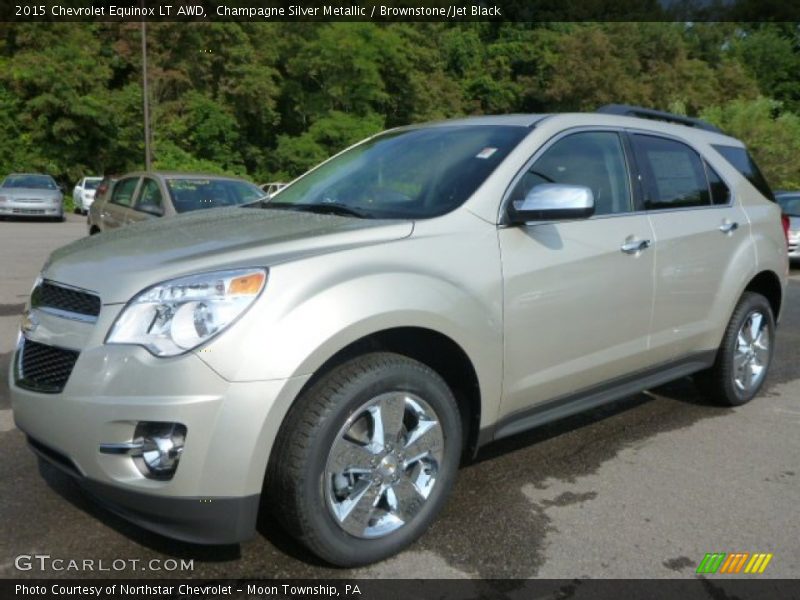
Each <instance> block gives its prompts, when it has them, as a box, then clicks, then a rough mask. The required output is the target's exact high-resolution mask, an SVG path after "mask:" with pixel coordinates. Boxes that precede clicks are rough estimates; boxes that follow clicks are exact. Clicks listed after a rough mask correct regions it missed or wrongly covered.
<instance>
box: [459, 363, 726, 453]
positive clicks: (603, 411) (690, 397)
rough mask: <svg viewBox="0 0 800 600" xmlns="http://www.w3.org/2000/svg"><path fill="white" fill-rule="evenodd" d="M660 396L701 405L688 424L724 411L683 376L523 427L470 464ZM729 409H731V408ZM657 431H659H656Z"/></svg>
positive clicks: (531, 443) (580, 426)
mask: <svg viewBox="0 0 800 600" xmlns="http://www.w3.org/2000/svg"><path fill="white" fill-rule="evenodd" d="M658 398H663V399H667V400H674V401H676V402H681V403H684V404H690V405H692V406H696V407H698V409H700V410H699V412H697V413H695V412H694V411H692V416H691V417H690V416H689V415H688V414H687V415H686V416H687V417H688V420H687V421H686V422H685V423H683V424H684V425H686V426H688V425H691V424H692V423H694V421H695V420H699V419H701V418H705V417H711V416H719V415H722V414H724V413H725V411H726V409H725V408H724V407H719V406H716V405H713V404H711V403H710V402H709V401H708V400H706V399H705V398H704V397H703V396H702V395H701V394H700V393H699V392H698V391H697V389H696V388H695V386H694V383H693V381H692V380H691V378H690V377H683V378H682V379H678V380H675V381H671V382H669V383H667V384H664V385H661V386H659V387H656V388H653V389H652V390H648V391H645V392H641V393H639V394H635V395H633V396H628V397H626V398H622V399H620V400H616V401H614V402H610V403H608V404H605V405H603V406H599V407H597V408H595V409H592V410H588V411H585V412H582V413H579V414H576V415H573V416H570V417H565V418H563V419H559V420H557V421H554V422H552V423H548V424H546V425H541V426H539V427H535V428H533V429H531V430H529V431H524V432H522V433H518V434H516V435H513V436H510V437H508V438H504V439H501V440H498V441H496V442H492V443H490V444H489V445H487V446H486V447H485V448H483V449H481V450H480V452H479V454H478V456H477V457H476V458H475V460H473V461H471V463H470V464H474V463H480V462H484V461H486V460H491V459H493V458H496V457H498V456H502V455H504V454H508V453H510V452H514V451H515V450H519V449H521V448H524V447H527V446H533V445H536V444H539V443H541V442H545V441H547V440H550V439H552V438H556V437H559V436H561V435H564V434H567V433H569V432H573V431H577V430H580V429H583V428H585V427H589V426H591V425H594V424H596V423H600V422H602V421H605V420H606V419H610V418H612V417H615V416H617V415H621V414H623V413H626V412H628V411H632V410H634V409H636V408H637V407H640V406H644V405H646V404H649V403H650V402H653V401H655V400H656V399H658ZM728 410H729V409H728ZM653 433H656V432H653Z"/></svg>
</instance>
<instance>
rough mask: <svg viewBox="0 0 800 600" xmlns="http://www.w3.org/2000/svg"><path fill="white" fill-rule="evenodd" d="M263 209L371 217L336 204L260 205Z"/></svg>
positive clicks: (365, 213)
mask: <svg viewBox="0 0 800 600" xmlns="http://www.w3.org/2000/svg"><path fill="white" fill-rule="evenodd" d="M262 206H263V207H264V208H274V209H277V210H297V211H303V212H311V213H317V214H321V215H340V216H345V217H356V218H358V219H371V218H373V217H372V215H371V214H370V213H368V212H366V211H363V210H359V209H357V208H353V207H352V206H347V205H346V204H339V203H338V202H324V203H316V202H266V203H262Z"/></svg>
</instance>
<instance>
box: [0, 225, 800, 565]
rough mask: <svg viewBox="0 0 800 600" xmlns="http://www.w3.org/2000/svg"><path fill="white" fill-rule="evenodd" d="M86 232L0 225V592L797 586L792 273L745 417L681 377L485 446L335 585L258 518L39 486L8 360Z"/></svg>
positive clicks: (61, 485) (797, 313) (46, 480)
mask: <svg viewBox="0 0 800 600" xmlns="http://www.w3.org/2000/svg"><path fill="white" fill-rule="evenodd" d="M85 233H86V227H85V218H84V217H78V216H75V215H70V216H69V217H68V220H67V222H66V223H38V222H22V221H0V256H1V257H2V268H0V514H2V516H3V518H2V519H0V577H41V576H76V577H85V576H87V575H88V574H87V573H80V572H56V571H45V572H40V571H38V570H32V571H23V572H20V571H18V570H17V569H16V568H15V564H14V563H15V557H16V556H18V555H21V554H49V555H50V556H51V557H58V558H63V559H67V560H69V559H95V560H97V559H103V560H105V561H109V562H110V561H112V560H114V559H137V560H140V561H142V563H145V562H147V561H149V560H150V559H152V558H161V559H166V558H185V559H190V558H191V559H194V569H193V570H192V571H191V572H172V573H167V572H156V573H153V572H141V571H140V569H134V568H132V567H131V568H129V570H127V571H122V572H119V571H115V572H105V573H104V572H97V573H95V575H98V576H103V575H110V576H126V575H127V576H132V577H154V576H165V575H167V576H168V575H175V576H186V575H190V576H193V577H202V578H225V577H291V578H294V577H323V576H324V577H364V578H373V577H397V578H405V577H413V578H424V577H444V578H453V577H491V578H506V577H509V578H511V577H523V578H526V577H553V578H574V577H593V578H601V577H609V578H611V577H635V578H640V577H641V578H649V577H658V578H662V577H663V578H666V577H692V576H694V572H695V569H696V567H697V565H698V563H699V562H700V560H702V558H703V556H704V555H705V553H707V552H750V553H755V552H770V553H773V554H774V557H773V559H772V561H771V563H770V564H769V566H768V568H767V570H766V572H765V573H764V574H763V575H761V577H782V578H786V577H796V576H797V574H798V572H800V536H798V527H797V523H798V517H800V504H799V503H798V500H799V499H800V442H799V441H798V440H800V437H798V428H799V426H800V402H798V398H800V362H799V361H798V357H799V354H800V353H798V348H800V346H799V344H800V271H795V272H794V274H793V277H792V279H793V281H792V283H791V284H790V288H789V294H788V298H787V299H786V301H785V306H786V308H785V310H784V315H783V321H782V324H781V326H780V328H779V333H778V341H777V342H778V346H777V352H776V356H775V362H774V363H773V368H772V371H771V374H770V376H769V379H768V381H767V385H766V388H765V390H764V391H763V392H762V393H761V396H760V397H759V398H757V399H756V400H754V401H753V402H751V403H750V404H748V405H746V406H744V407H741V408H738V409H734V410H731V409H722V408H716V407H711V406H707V405H705V404H704V403H703V401H702V399H701V398H700V397H699V396H698V395H697V393H696V392H695V390H694V388H693V386H692V384H691V382H690V381H689V380H681V381H678V382H675V383H673V384H670V385H668V386H665V387H663V388H659V389H658V390H655V391H654V392H652V393H645V394H640V395H638V396H635V397H631V398H629V399H626V400H625V401H623V402H619V403H616V404H614V405H612V406H609V407H605V408H603V409H601V410H597V411H594V412H592V413H590V414H588V415H583V416H580V417H575V418H571V419H568V420H567V421H565V422H561V423H558V424H555V425H552V426H549V427H545V428H543V429H540V430H537V431H534V432H531V433H528V434H524V435H521V436H517V437H515V438H512V439H509V440H506V441H504V442H502V443H498V444H495V445H493V446H490V447H489V448H487V449H485V450H484V451H483V452H482V453H481V455H480V456H479V457H478V459H477V461H475V462H473V463H471V464H469V465H467V466H465V467H464V468H463V469H462V470H461V471H460V473H459V477H458V482H457V484H456V488H455V490H454V493H453V496H452V498H451V499H450V501H449V503H448V505H447V507H446V508H445V511H444V513H443V515H442V516H441V517H440V519H439V520H438V521H437V522H436V523H435V524H434V525H433V527H431V529H430V531H428V532H427V534H426V535H425V536H424V537H423V538H422V539H421V540H419V541H418V542H417V543H416V544H415V545H413V546H412V547H411V548H410V549H409V550H407V551H406V552H404V553H402V554H400V555H399V556H397V557H394V558H392V559H390V560H388V561H385V562H383V563H380V564H377V565H373V566H370V567H367V568H363V569H359V570H356V571H349V570H335V569H331V568H328V567H326V566H324V565H321V564H319V562H318V561H317V560H316V559H314V558H313V557H312V556H311V555H309V554H308V553H307V552H305V551H304V550H303V549H302V548H301V547H299V546H298V545H296V544H295V543H294V542H292V541H291V540H290V539H289V538H288V537H287V536H286V535H285V534H283V532H281V531H280V529H279V528H278V526H277V525H276V524H274V523H272V522H270V521H269V520H265V521H264V522H263V523H261V524H260V527H259V529H260V533H259V535H258V537H257V538H256V539H254V540H253V541H251V542H248V543H246V544H242V545H241V546H229V547H228V546H226V547H200V546H192V545H188V544H182V543H178V542H174V541H171V540H168V539H165V538H162V537H159V536H157V535H154V534H150V533H148V532H145V531H143V530H141V529H139V528H137V527H135V526H132V525H129V524H127V523H126V522H124V521H122V520H120V519H119V518H117V517H115V516H112V515H110V514H109V513H107V512H105V511H104V510H103V509H101V508H98V507H96V506H95V505H93V504H92V503H90V502H89V501H87V500H86V499H85V498H84V496H83V495H82V493H81V492H80V491H79V490H78V489H77V488H76V487H75V485H74V484H72V483H71V482H70V481H69V480H68V478H66V477H65V476H63V475H61V474H60V473H58V472H55V471H53V470H52V469H51V468H47V469H44V470H43V471H42V474H40V472H39V469H38V467H37V462H36V460H35V458H34V456H33V454H32V453H31V452H30V451H29V450H28V449H27V448H26V445H25V440H24V437H23V435H22V433H21V432H19V431H18V430H16V429H15V428H14V426H13V419H12V416H11V411H10V402H9V398H8V391H7V372H8V362H9V359H10V357H11V353H12V349H13V345H14V341H15V339H16V331H17V328H18V323H19V314H20V313H21V311H22V308H23V305H24V302H25V299H26V296H27V294H28V292H29V289H30V286H31V283H32V282H33V280H34V278H35V277H36V274H37V273H38V271H39V268H40V267H41V265H42V263H43V262H44V260H45V258H46V257H47V255H48V253H49V252H50V251H52V250H53V249H55V248H56V247H58V246H60V245H63V244H65V243H67V242H69V241H71V240H74V239H77V238H79V237H81V236H83V235H85ZM42 475H43V476H42ZM738 577H742V575H739V576H738Z"/></svg>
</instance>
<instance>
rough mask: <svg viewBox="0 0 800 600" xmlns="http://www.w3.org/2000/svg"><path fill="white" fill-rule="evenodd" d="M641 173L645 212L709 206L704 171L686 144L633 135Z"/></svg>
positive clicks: (697, 157)
mask: <svg viewBox="0 0 800 600" xmlns="http://www.w3.org/2000/svg"><path fill="white" fill-rule="evenodd" d="M633 141H634V148H635V151H636V158H637V161H638V164H639V168H640V169H641V171H642V177H643V181H642V183H643V185H644V195H645V208H647V209H648V210H660V209H668V208H684V207H691V206H708V205H710V204H711V200H710V195H709V192H708V182H707V181H706V172H705V167H704V166H703V161H702V160H701V159H700V156H699V155H698V154H697V152H695V151H694V150H692V149H691V148H690V147H689V146H687V145H686V144H682V143H681V142H676V141H674V140H668V139H665V138H660V137H654V136H649V135H634V136H633Z"/></svg>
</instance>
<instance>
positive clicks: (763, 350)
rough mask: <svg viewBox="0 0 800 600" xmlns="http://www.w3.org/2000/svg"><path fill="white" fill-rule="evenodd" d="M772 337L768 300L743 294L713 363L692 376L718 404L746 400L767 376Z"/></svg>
mask: <svg viewBox="0 0 800 600" xmlns="http://www.w3.org/2000/svg"><path fill="white" fill-rule="evenodd" d="M774 339H775V318H774V316H773V314H772V307H771V305H770V303H769V301H768V300H767V299H766V298H765V297H764V296H762V295H761V294H757V293H754V292H745V293H744V294H742V297H741V299H740V300H739V303H738V304H737V305H736V309H735V310H734V311H733V315H732V316H731V320H730V322H729V323H728V327H727V329H726V330H725V335H724V337H723V338H722V344H720V347H719V350H718V351H717V357H716V360H715V362H714V365H713V366H712V367H711V368H710V369H708V370H707V371H703V372H701V373H698V374H697V375H696V376H695V381H696V382H697V385H698V387H699V388H700V390H701V391H702V392H703V393H704V394H705V395H706V396H708V397H709V398H710V399H712V400H714V401H715V402H717V403H718V404H722V405H724V406H740V405H742V404H745V403H746V402H749V401H750V400H752V399H753V397H754V396H755V395H756V394H757V393H758V391H759V390H760V389H761V386H762V385H763V384H764V380H765V379H766V377H767V372H768V370H769V366H770V364H771V362H772V354H773V348H774Z"/></svg>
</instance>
